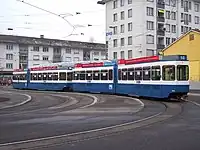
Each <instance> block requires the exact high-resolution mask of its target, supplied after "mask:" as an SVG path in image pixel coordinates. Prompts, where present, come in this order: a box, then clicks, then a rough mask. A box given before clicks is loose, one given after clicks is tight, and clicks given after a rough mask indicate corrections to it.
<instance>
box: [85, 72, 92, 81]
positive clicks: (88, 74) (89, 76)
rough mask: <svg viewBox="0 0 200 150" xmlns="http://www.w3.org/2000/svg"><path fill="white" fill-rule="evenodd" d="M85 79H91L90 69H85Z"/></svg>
mask: <svg viewBox="0 0 200 150" xmlns="http://www.w3.org/2000/svg"><path fill="white" fill-rule="evenodd" d="M86 80H92V71H86Z"/></svg>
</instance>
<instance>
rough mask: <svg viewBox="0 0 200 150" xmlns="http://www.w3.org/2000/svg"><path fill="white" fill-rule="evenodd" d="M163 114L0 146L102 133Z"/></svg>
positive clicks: (5, 144)
mask: <svg viewBox="0 0 200 150" xmlns="http://www.w3.org/2000/svg"><path fill="white" fill-rule="evenodd" d="M162 113H163V112H160V113H157V114H155V115H152V116H149V117H146V118H143V119H139V120H136V121H132V122H127V123H123V124H118V125H114V126H108V127H104V128H98V129H93V130H87V131H81V132H75V133H70V134H63V135H57V136H50V137H44V138H38V139H31V140H23V141H17V142H9V143H3V144H0V147H1V146H9V145H15V144H25V143H30V142H39V141H43V140H52V139H56V138H62V137H68V136H75V135H80V134H86V133H91V132H97V131H103V130H108V129H113V128H117V127H122V126H127V125H131V124H135V123H138V122H141V121H145V120H148V119H152V118H154V117H157V116H159V115H161V114H162Z"/></svg>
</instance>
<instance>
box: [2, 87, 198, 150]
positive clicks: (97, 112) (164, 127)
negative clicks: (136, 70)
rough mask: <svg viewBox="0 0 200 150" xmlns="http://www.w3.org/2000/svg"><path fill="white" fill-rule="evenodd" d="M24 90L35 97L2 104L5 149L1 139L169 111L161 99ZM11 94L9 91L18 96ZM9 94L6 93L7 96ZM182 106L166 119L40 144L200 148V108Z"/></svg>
mask: <svg viewBox="0 0 200 150" xmlns="http://www.w3.org/2000/svg"><path fill="white" fill-rule="evenodd" d="M10 91H11V92H13V97H15V99H16V101H17V102H19V99H22V98H21V96H22V95H20V96H18V97H17V96H16V91H12V90H10ZM20 92H23V94H27V95H30V96H31V97H32V100H31V102H29V103H26V104H24V105H21V106H18V107H13V108H9V109H2V110H1V109H0V149H1V148H2V147H1V145H2V144H8V143H11V144H12V143H13V142H19V141H27V140H32V139H38V138H45V137H54V136H57V135H64V134H73V133H77V132H83V131H89V130H95V129H100V128H105V127H108V126H114V125H118V124H123V123H127V122H132V121H137V120H142V119H144V118H148V117H151V116H155V115H157V114H159V113H163V112H165V111H166V106H165V105H164V104H163V103H162V102H160V101H148V100H143V102H144V104H145V107H144V108H143V107H142V106H141V104H140V103H139V102H138V101H135V100H134V99H132V98H130V97H121V96H114V95H101V94H94V95H92V96H93V97H91V95H90V94H89V95H81V94H79V93H55V92H34V91H18V92H17V93H18V94H19V93H20ZM11 95H12V94H9V96H10V98H11V99H13V97H12V96H11ZM7 96H8V95H6V93H4V95H3V97H7ZM95 97H96V99H97V102H96V103H95V99H94V98H95ZM199 98H200V97H198V96H197V95H196V96H189V100H191V101H194V102H196V103H198V102H200V101H198V99H199ZM3 103H4V104H3ZM1 104H2V105H6V104H5V102H4V101H2V102H0V105H1ZM7 104H8V103H7ZM176 105H177V102H176ZM178 105H180V106H181V108H182V111H181V112H180V113H179V114H176V115H175V116H174V117H172V118H170V119H167V120H164V121H162V122H156V123H154V124H151V125H145V126H141V127H140V126H138V128H134V129H129V130H124V131H123V132H116V133H113V134H110V135H106V136H102V137H101V136H98V137H95V138H84V137H83V138H82V140H80V139H79V140H74V141H72V142H63V143H61V144H58V145H56V144H55V145H54V144H53V145H47V146H44V147H37V148H35V149H38V150H47V149H48V150H66V149H70V150H88V149H95V150H102V149H109V150H112V149H113V150H121V149H126V150H129V149H130V150H133V149H134V150H146V149H147V150H155V149H156V150H157V149H159V150H168V149H169V150H173V149H175V150H178V149H181V150H191V149H192V150H197V149H198V150H199V149H200V143H199V139H200V117H199V114H200V107H199V106H197V105H195V104H193V103H190V102H185V103H180V104H179V103H178ZM166 116H167V115H166ZM4 149H5V148H4ZM16 149H17V147H16Z"/></svg>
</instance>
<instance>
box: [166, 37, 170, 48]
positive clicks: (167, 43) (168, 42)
mask: <svg viewBox="0 0 200 150" xmlns="http://www.w3.org/2000/svg"><path fill="white" fill-rule="evenodd" d="M169 44H170V38H169V37H166V45H167V46H168V45H169Z"/></svg>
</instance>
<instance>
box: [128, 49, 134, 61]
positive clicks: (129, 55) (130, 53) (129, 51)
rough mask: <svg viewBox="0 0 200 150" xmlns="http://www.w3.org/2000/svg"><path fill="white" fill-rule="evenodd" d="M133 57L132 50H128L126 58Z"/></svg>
mask: <svg viewBox="0 0 200 150" xmlns="http://www.w3.org/2000/svg"><path fill="white" fill-rule="evenodd" d="M132 57H133V52H132V50H128V58H129V59H130V58H132Z"/></svg>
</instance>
